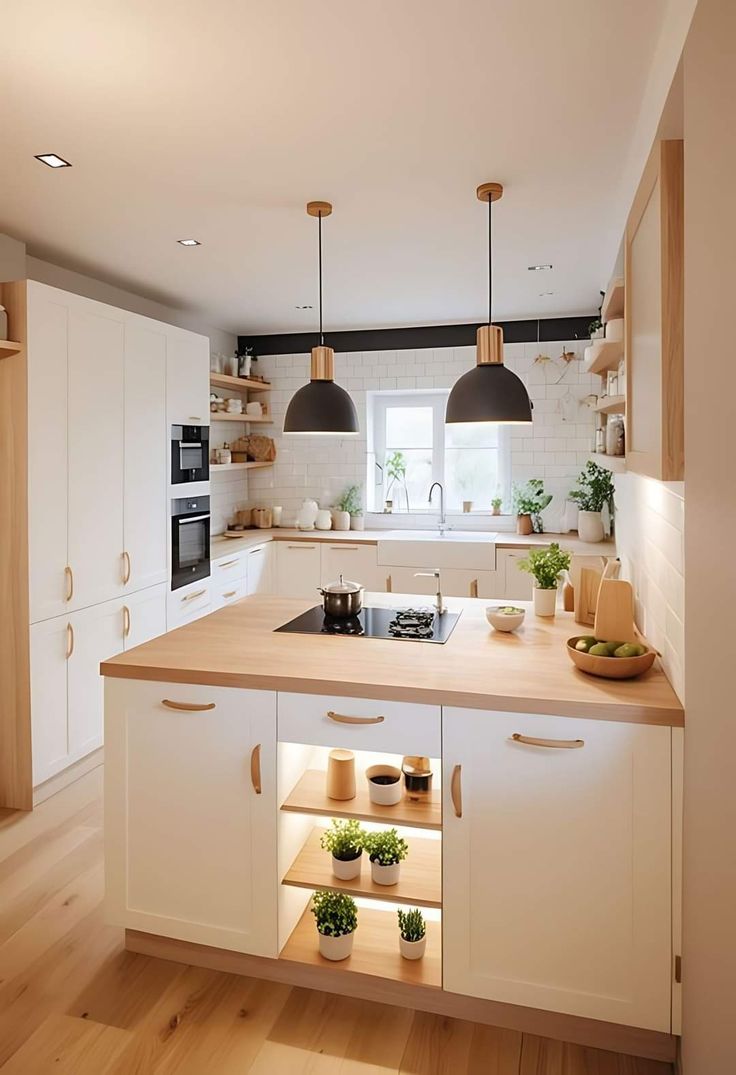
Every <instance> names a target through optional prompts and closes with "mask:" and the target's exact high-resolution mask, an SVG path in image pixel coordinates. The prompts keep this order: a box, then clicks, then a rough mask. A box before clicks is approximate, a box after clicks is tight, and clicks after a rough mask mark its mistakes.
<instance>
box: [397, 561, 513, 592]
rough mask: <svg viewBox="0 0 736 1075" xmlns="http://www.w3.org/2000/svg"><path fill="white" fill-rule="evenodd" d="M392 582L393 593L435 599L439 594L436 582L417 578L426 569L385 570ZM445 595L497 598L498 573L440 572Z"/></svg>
mask: <svg viewBox="0 0 736 1075" xmlns="http://www.w3.org/2000/svg"><path fill="white" fill-rule="evenodd" d="M384 570H385V571H386V572H387V573H388V575H389V577H390V579H391V592H392V593H412V594H414V593H415V594H424V595H425V596H427V597H433V596H434V595H435V593H436V592H437V582H436V580H435V579H434V578H433V577H431V576H427V575H420V576H419V578H416V571H419V570H424V569H423V568H421V569H420V568H416V569H414V568H411V567H390V568H385V569H384ZM440 582H441V585H442V593H443V595H444V596H445V597H495V596H496V573H495V571H463V570H461V569H460V568H457V567H448V568H444V569H443V570H442V571H441V572H440Z"/></svg>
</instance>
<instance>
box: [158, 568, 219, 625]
mask: <svg viewBox="0 0 736 1075" xmlns="http://www.w3.org/2000/svg"><path fill="white" fill-rule="evenodd" d="M210 601H211V584H210V580H209V579H205V580H204V581H202V582H193V583H192V584H191V585H190V586H188V587H186V589H182V590H175V591H174V593H170V594H169V598H168V602H167V608H166V628H167V630H169V631H172V630H173V629H174V628H175V627H181V626H182V624H184V623H189V622H190V620H196V619H198V618H199V617H200V616H203V615H204V614H205V613H206V612H209V611H210Z"/></svg>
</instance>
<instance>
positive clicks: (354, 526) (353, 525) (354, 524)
mask: <svg viewBox="0 0 736 1075" xmlns="http://www.w3.org/2000/svg"><path fill="white" fill-rule="evenodd" d="M364 527H365V520H364V519H363V516H362V515H351V516H350V529H351V530H362V529H363V528H364Z"/></svg>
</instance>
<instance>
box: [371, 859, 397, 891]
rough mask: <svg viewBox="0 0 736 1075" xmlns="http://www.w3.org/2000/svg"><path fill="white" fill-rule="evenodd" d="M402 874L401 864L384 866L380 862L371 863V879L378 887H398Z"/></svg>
mask: <svg viewBox="0 0 736 1075" xmlns="http://www.w3.org/2000/svg"><path fill="white" fill-rule="evenodd" d="M400 872H401V863H400V862H392V863H391V865H390V866H382V865H381V863H380V862H372V863H371V877H372V878H373V880H374V882H375V883H376V884H377V885H398V883H399V874H400Z"/></svg>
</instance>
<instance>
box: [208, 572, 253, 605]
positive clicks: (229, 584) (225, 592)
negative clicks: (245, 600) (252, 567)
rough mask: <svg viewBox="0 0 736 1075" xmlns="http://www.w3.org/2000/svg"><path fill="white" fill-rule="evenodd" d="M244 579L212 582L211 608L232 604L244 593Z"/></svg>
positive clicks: (243, 595)
mask: <svg viewBox="0 0 736 1075" xmlns="http://www.w3.org/2000/svg"><path fill="white" fill-rule="evenodd" d="M246 592H247V590H246V585H245V579H230V580H220V581H219V582H213V583H212V608H213V609H216V608H223V607H224V606H225V605H232V603H233V601H239V600H240V598H241V597H245V595H246Z"/></svg>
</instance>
